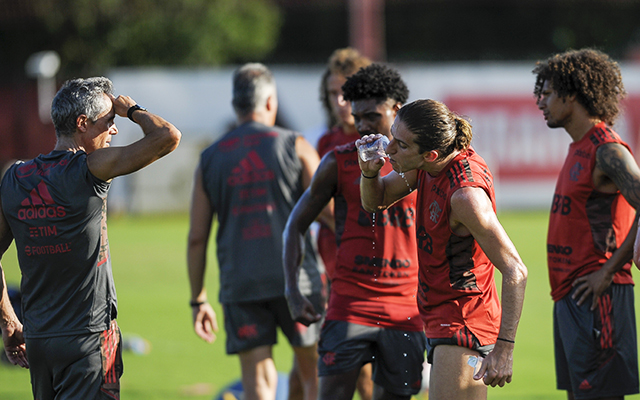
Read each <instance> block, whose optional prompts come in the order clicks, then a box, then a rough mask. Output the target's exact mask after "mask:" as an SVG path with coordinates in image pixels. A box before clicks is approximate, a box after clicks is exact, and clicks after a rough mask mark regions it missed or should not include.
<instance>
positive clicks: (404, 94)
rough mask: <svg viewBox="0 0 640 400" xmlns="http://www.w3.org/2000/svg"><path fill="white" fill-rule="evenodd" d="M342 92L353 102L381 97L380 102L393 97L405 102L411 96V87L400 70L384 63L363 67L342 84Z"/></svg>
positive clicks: (346, 98) (397, 100) (401, 102)
mask: <svg viewBox="0 0 640 400" xmlns="http://www.w3.org/2000/svg"><path fill="white" fill-rule="evenodd" d="M342 92H343V94H344V99H345V100H347V101H351V102H354V101H359V100H368V99H379V102H378V104H379V103H382V102H384V101H387V99H393V100H395V101H396V102H398V103H400V104H404V103H406V102H407V98H409V89H408V88H407V85H406V84H405V83H404V81H403V80H402V78H401V77H400V74H399V73H398V71H396V70H395V69H393V68H390V67H388V66H386V65H383V64H371V65H369V66H368V67H364V68H361V69H360V70H359V71H358V72H356V73H355V74H354V75H352V76H351V77H350V78H349V79H348V80H347V82H346V83H345V84H344V85H343V86H342Z"/></svg>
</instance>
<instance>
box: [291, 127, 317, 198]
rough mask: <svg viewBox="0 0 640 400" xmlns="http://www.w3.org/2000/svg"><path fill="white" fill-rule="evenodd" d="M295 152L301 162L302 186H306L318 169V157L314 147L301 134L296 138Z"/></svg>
mask: <svg viewBox="0 0 640 400" xmlns="http://www.w3.org/2000/svg"><path fill="white" fill-rule="evenodd" d="M296 154H297V155H298V158H299V159H300V162H301V163H302V187H303V188H305V189H306V188H308V187H309V184H310V183H311V178H312V177H313V174H314V173H315V172H316V169H318V165H319V164H320V157H319V156H318V152H317V151H316V149H314V148H313V146H311V144H310V143H309V142H308V141H307V140H306V139H305V138H304V137H302V136H299V137H298V138H297V139H296Z"/></svg>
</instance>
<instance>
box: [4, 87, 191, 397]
mask: <svg viewBox="0 0 640 400" xmlns="http://www.w3.org/2000/svg"><path fill="white" fill-rule="evenodd" d="M112 93H113V86H112V83H111V81H110V80H108V79H107V78H102V77H100V78H89V79H73V80H70V81H67V82H66V83H65V84H64V85H63V86H62V88H61V89H60V90H59V91H58V93H57V94H56V96H55V98H54V99H53V103H52V105H51V118H52V120H53V124H54V127H55V130H56V137H57V142H56V145H55V148H54V149H53V151H52V152H51V153H49V154H46V155H40V156H38V157H36V158H35V159H33V160H31V161H27V162H18V163H16V164H14V165H13V166H12V167H11V168H9V170H8V171H7V172H6V174H5V176H4V178H3V180H2V185H1V186H0V199H1V203H0V204H1V207H0V257H1V256H2V254H4V253H5V252H6V250H7V248H8V247H9V245H10V244H11V242H12V240H14V239H15V241H16V248H17V252H18V261H19V264H20V270H21V272H22V282H21V285H20V287H21V292H22V309H23V313H22V316H23V321H24V340H23V335H22V325H20V323H19V322H18V321H17V319H16V318H15V313H14V312H13V309H12V308H11V306H10V304H9V305H8V304H7V302H8V296H7V290H6V285H5V282H4V273H2V274H3V279H2V287H1V288H0V290H1V291H2V292H1V295H0V313H1V315H0V317H1V318H0V321H1V322H0V328H2V335H3V340H4V345H5V351H6V352H7V356H8V358H9V360H10V361H11V362H12V363H14V364H19V365H21V366H23V367H30V371H31V385H32V390H33V396H34V398H36V399H53V398H64V399H105V400H106V399H114V398H115V399H118V398H119V396H120V376H121V375H122V358H121V335H120V329H119V328H118V324H117V323H116V317H117V301H116V291H115V286H114V282H113V275H112V272H111V256H110V252H109V241H108V239H107V193H108V191H109V187H110V186H111V180H112V179H113V178H115V177H117V176H121V175H126V174H130V173H132V172H135V171H137V170H139V169H141V168H143V167H145V166H147V165H149V164H151V163H152V162H154V161H156V160H158V159H159V158H161V157H163V156H165V155H166V154H168V153H170V152H171V151H173V150H174V149H175V148H176V147H177V146H178V143H179V142H180V138H181V133H180V131H179V130H178V129H176V128H175V127H174V126H173V125H172V124H170V123H169V122H167V121H165V120H164V119H163V118H161V117H159V116H158V115H155V114H152V113H151V112H149V111H147V110H146V109H144V108H142V107H140V106H139V105H137V104H136V102H135V101H134V100H133V99H131V97H128V96H118V97H114V95H113V94H112ZM116 115H118V116H120V117H128V118H129V119H130V120H131V121H133V122H134V123H136V124H138V125H139V126H140V127H141V128H142V133H143V134H144V137H143V138H142V139H140V140H138V141H136V142H134V143H132V144H130V145H128V146H123V147H110V142H111V137H112V136H113V135H115V134H117V133H118V128H117V127H116V125H115V118H116ZM0 272H3V271H2V270H1V267H0Z"/></svg>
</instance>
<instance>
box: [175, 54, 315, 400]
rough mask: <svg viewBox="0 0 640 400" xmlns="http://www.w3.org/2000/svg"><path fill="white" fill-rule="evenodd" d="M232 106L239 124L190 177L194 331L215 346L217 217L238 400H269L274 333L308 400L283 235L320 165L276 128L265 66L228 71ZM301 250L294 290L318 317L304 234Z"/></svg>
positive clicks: (305, 342) (304, 342) (308, 338)
mask: <svg viewBox="0 0 640 400" xmlns="http://www.w3.org/2000/svg"><path fill="white" fill-rule="evenodd" d="M232 104H233V107H234V110H235V113H236V116H237V122H238V127H237V128H235V129H234V130H232V131H231V132H229V133H227V134H226V135H224V136H223V137H222V138H221V139H220V140H218V141H217V142H215V143H214V144H212V145H211V146H210V147H209V148H207V149H206V150H204V151H203V152H202V154H201V157H200V163H199V165H198V167H197V170H196V173H195V184H194V189H193V195H192V203H191V221H190V229H189V240H188V249H187V253H188V255H187V263H188V271H189V281H190V285H191V301H190V306H191V307H192V311H193V323H194V329H195V332H196V334H197V335H198V336H200V337H201V338H202V339H203V340H205V341H208V342H213V341H214V340H215V332H216V331H217V329H218V325H217V319H216V314H215V312H214V311H213V308H212V307H211V305H210V304H209V303H208V300H207V292H206V289H205V287H204V274H205V269H206V254H207V244H208V242H209V235H210V232H211V226H212V222H213V218H214V216H215V217H217V221H218V231H217V236H216V244H217V256H218V264H219V268H220V293H219V300H220V302H221V303H222V308H223V311H224V320H225V331H226V333H227V343H226V351H227V354H238V355H239V358H240V365H241V369H242V386H243V389H244V399H246V400H253V399H273V398H275V393H276V387H277V372H276V369H275V364H274V361H273V358H272V352H271V350H272V346H273V345H274V344H275V343H276V338H277V327H278V326H279V327H280V329H281V330H282V332H283V333H284V334H285V336H286V337H287V338H288V340H289V342H290V344H291V346H292V347H293V350H294V353H295V357H296V362H297V363H298V365H299V373H300V377H301V381H302V385H303V388H304V395H305V399H315V398H316V396H317V390H318V389H317V366H316V363H317V352H316V342H317V340H318V332H319V326H317V325H318V324H314V325H312V326H310V327H309V328H306V327H304V326H302V325H301V324H298V323H297V322H295V321H294V320H293V319H292V318H291V316H290V314H289V309H288V307H287V301H286V299H285V297H284V269H283V265H282V231H283V230H284V226H285V224H286V222H287V218H288V216H289V213H290V212H291V210H292V209H293V206H294V205H295V204H296V201H297V200H298V198H299V197H300V196H301V195H302V193H303V192H304V190H305V189H306V188H307V186H308V185H309V182H310V181H311V177H312V176H313V173H314V172H315V170H316V168H317V167H318V164H319V161H320V160H319V157H318V154H317V153H316V151H315V149H314V148H313V147H312V146H311V145H310V144H309V143H308V142H307V141H306V140H305V139H304V138H303V137H302V136H301V135H300V134H298V133H295V132H292V131H290V130H286V129H283V128H280V127H276V126H274V125H275V121H276V114H277V110H278V99H277V95H276V86H275V80H274V78H273V75H272V74H271V72H270V71H269V69H268V68H267V67H265V66H264V65H262V64H246V65H244V66H242V67H240V68H239V69H238V70H236V71H235V73H234V75H233V100H232ZM306 250H307V253H306V255H305V261H304V266H303V269H302V272H301V273H300V275H299V279H300V284H301V286H302V287H303V288H304V293H305V294H306V295H308V296H309V298H310V299H311V301H312V303H313V304H314V307H315V309H316V311H317V312H318V313H322V311H323V309H324V299H323V298H322V294H321V293H322V291H321V289H322V281H321V271H319V270H318V266H317V264H316V255H315V253H314V250H313V246H312V244H311V242H310V241H309V237H308V236H307V247H306Z"/></svg>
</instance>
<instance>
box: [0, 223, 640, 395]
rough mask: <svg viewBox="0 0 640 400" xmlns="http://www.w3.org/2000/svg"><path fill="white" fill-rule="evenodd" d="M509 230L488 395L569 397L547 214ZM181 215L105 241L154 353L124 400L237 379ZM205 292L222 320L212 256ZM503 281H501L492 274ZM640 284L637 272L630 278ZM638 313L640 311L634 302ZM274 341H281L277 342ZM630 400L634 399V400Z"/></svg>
mask: <svg viewBox="0 0 640 400" xmlns="http://www.w3.org/2000/svg"><path fill="white" fill-rule="evenodd" d="M500 220H501V221H502V223H503V225H504V226H505V229H506V230H507V232H508V233H509V235H510V236H511V239H512V240H513V242H514V243H515V245H516V247H517V248H518V250H519V252H520V254H521V256H522V258H523V259H524V261H525V264H526V265H527V267H528V268H529V280H528V285H527V294H526V298H525V306H524V311H523V315H522V319H521V322H520V327H519V329H518V336H517V344H516V350H515V355H514V378H513V382H512V383H511V384H509V385H507V386H506V387H504V388H497V389H490V390H489V398H490V399H523V400H534V399H566V395H565V394H564V392H560V391H557V390H556V389H555V377H554V366H553V348H552V344H551V343H552V332H551V309H552V301H551V298H550V297H549V284H548V279H547V268H546V261H545V244H544V243H545V236H546V229H547V221H548V214H547V213H546V212H508V213H502V214H500ZM187 229H188V221H187V216H186V215H166V216H164V215H163V216H145V217H118V218H115V217H111V218H110V221H109V238H110V245H111V254H112V261H113V267H114V275H115V280H116V287H117V290H118V300H119V317H118V323H119V325H120V327H121V329H122V331H123V334H124V335H125V336H127V335H133V334H136V335H139V336H142V337H144V338H146V339H147V340H148V341H149V342H150V343H151V345H152V348H151V352H150V353H149V354H147V355H136V354H133V353H129V352H126V353H125V354H124V363H125V373H124V376H123V378H122V398H123V399H126V400H147V399H149V400H153V399H158V400H168V399H172V400H173V399H193V400H204V399H208V400H210V399H212V398H213V396H214V394H215V393H217V392H219V390H221V389H222V388H223V387H224V386H225V385H226V384H228V383H230V382H231V381H233V380H235V379H237V378H238V377H239V376H240V368H239V364H238V360H237V358H236V357H229V356H227V355H226V354H225V352H224V341H225V338H224V336H225V335H224V332H222V331H221V332H219V334H218V339H217V341H216V342H215V343H214V344H207V343H205V342H203V341H202V340H200V339H199V338H198V337H197V336H196V335H195V333H193V330H192V328H191V314H190V308H189V306H188V302H189V290H188V282H187V274H186V266H185V259H186V256H185V247H186V235H187ZM212 247H213V246H212ZM209 259H210V261H211V263H210V266H209V269H208V274H207V287H208V288H209V293H210V296H209V297H210V298H211V299H212V300H214V301H213V305H214V308H215V309H216V312H218V315H219V317H220V318H219V321H218V322H219V323H220V326H221V329H222V319H221V315H222V314H221V312H220V311H219V310H220V307H219V304H217V302H216V301H215V299H216V298H217V267H216V265H215V261H214V259H215V257H214V253H213V249H211V252H210V257H209ZM2 264H3V267H4V269H5V273H6V275H7V281H8V283H9V284H14V285H15V284H17V283H18V281H19V274H20V273H19V270H18V266H17V264H16V260H15V250H14V249H13V248H12V249H10V250H9V252H8V253H7V254H6V256H5V258H4V259H3V260H2ZM496 275H497V277H498V278H499V275H500V274H499V273H497V274H496ZM636 276H637V274H636ZM636 308H637V309H640V307H639V305H638V304H636ZM280 343H284V341H283V340H282V338H281V340H280ZM274 358H275V360H276V366H277V368H278V370H279V371H281V372H287V371H288V370H289V368H290V366H291V351H290V350H289V349H288V348H287V346H286V345H282V344H281V345H278V346H276V347H275V348H274ZM31 398H32V397H31V391H30V384H29V373H28V371H26V370H22V369H19V368H17V367H12V366H7V365H5V364H2V365H0V400H27V399H31ZM627 399H632V400H640V395H636V396H629V397H627Z"/></svg>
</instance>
